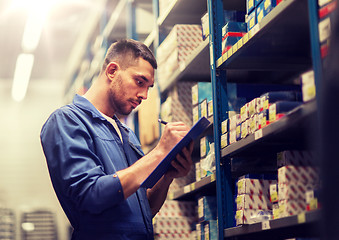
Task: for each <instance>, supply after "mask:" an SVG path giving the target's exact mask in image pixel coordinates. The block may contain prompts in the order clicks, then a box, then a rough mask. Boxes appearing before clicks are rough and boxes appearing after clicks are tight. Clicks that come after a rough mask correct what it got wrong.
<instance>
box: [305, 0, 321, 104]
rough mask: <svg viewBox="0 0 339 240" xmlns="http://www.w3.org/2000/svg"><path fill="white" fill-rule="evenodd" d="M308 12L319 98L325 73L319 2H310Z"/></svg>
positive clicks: (314, 0)
mask: <svg viewBox="0 0 339 240" xmlns="http://www.w3.org/2000/svg"><path fill="white" fill-rule="evenodd" d="M308 11H309V22H310V39H311V53H312V63H313V71H314V81H315V85H316V91H317V96H319V94H320V93H321V82H322V76H323V72H322V59H321V54H320V43H319V29H318V23H319V17H318V1H316V0H308ZM317 98H318V97H317ZM318 99H319V98H318Z"/></svg>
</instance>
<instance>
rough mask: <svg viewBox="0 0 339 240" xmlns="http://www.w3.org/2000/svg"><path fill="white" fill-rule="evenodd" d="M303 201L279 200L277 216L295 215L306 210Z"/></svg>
mask: <svg viewBox="0 0 339 240" xmlns="http://www.w3.org/2000/svg"><path fill="white" fill-rule="evenodd" d="M306 206H307V204H306V202H305V201H296V200H287V199H286V200H279V217H288V216H292V215H297V214H300V213H302V212H304V211H305V210H306Z"/></svg>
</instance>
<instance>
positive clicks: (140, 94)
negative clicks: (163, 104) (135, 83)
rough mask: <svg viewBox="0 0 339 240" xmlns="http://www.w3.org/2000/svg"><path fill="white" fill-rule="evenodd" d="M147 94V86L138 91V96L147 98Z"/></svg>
mask: <svg viewBox="0 0 339 240" xmlns="http://www.w3.org/2000/svg"><path fill="white" fill-rule="evenodd" d="M147 94H148V88H143V89H142V90H140V91H139V93H138V98H141V99H147Z"/></svg>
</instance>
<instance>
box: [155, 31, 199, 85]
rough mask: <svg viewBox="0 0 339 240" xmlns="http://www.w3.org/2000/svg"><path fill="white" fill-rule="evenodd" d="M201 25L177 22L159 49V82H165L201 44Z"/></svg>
mask: <svg viewBox="0 0 339 240" xmlns="http://www.w3.org/2000/svg"><path fill="white" fill-rule="evenodd" d="M201 41H202V39H201V26H200V25H193V24H191V25H190V24H177V25H175V26H174V27H173V29H172V30H171V32H170V33H169V34H168V36H167V37H166V39H165V40H164V41H163V42H162V43H161V44H160V46H159V47H158V49H157V61H158V71H157V72H158V83H159V85H161V84H164V83H165V82H166V81H167V79H168V78H170V76H171V75H172V74H173V72H174V71H176V70H177V69H179V68H180V67H181V66H182V65H184V64H185V61H186V59H187V57H188V56H190V54H191V53H192V52H193V51H194V50H195V49H196V48H197V47H198V46H199V45H200V43H201Z"/></svg>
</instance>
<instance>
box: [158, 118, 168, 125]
mask: <svg viewBox="0 0 339 240" xmlns="http://www.w3.org/2000/svg"><path fill="white" fill-rule="evenodd" d="M158 122H159V123H162V124H164V125H166V124H167V122H166V121H164V120H162V119H160V118H159V119H158Z"/></svg>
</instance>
